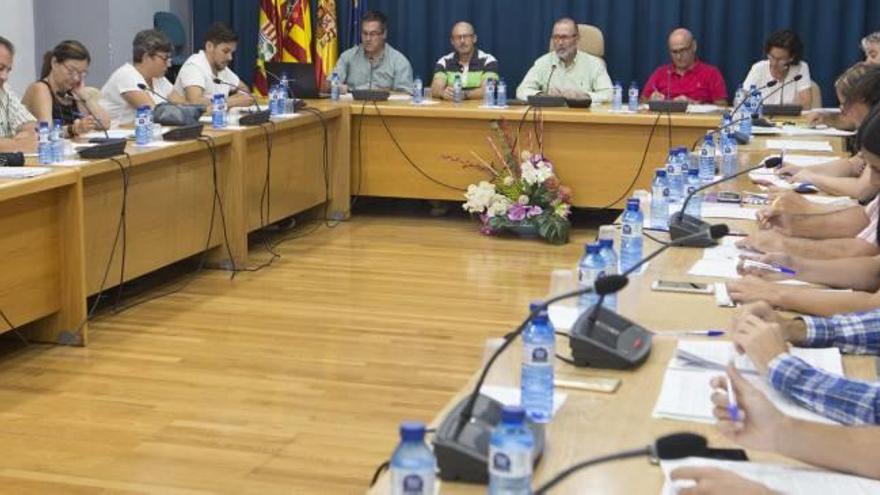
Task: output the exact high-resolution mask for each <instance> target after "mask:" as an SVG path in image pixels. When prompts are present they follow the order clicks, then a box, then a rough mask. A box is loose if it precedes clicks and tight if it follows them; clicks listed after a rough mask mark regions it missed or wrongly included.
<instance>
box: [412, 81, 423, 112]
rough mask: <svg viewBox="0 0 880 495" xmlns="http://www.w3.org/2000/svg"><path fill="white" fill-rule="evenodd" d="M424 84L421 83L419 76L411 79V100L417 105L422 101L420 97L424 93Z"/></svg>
mask: <svg viewBox="0 0 880 495" xmlns="http://www.w3.org/2000/svg"><path fill="white" fill-rule="evenodd" d="M424 89H425V85H424V84H423V83H422V78H421V77H416V79H415V80H414V81H413V94H412V102H413V103H415V104H416V105H418V104H419V103H421V102H422V97H423V96H424V94H425V91H424Z"/></svg>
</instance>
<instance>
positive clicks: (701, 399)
mask: <svg viewBox="0 0 880 495" xmlns="http://www.w3.org/2000/svg"><path fill="white" fill-rule="evenodd" d="M790 352H791V354H792V355H794V356H797V357H799V358H801V359H803V360H804V361H806V362H807V363H809V364H811V365H813V366H815V367H816V368H819V369H822V370H825V371H827V372H829V373H834V374H837V375H841V376H842V375H843V362H842V360H841V358H840V350H839V349H837V348H836V347H830V348H825V349H810V348H798V347H795V348H792V349H791V351H790ZM731 359H733V361H734V363H735V365H736V367H737V369H739V370H741V372H742V373H743V376H745V378H746V379H747V380H749V381H750V382H751V383H752V384H753V385H755V386H756V387H757V388H758V389H759V390H761V391H762V392H763V393H764V394H765V395H766V396H767V398H768V399H769V400H770V402H772V403H773V404H774V405H775V406H776V407H777V408H778V409H779V410H780V411H781V412H782V413H783V414H786V415H788V416H791V417H794V418H799V419H804V420H808V421H815V422H819V423H828V424H835V422H834V421H832V420H830V419H828V418H825V417H823V416H820V415H818V414H816V413H814V412H812V411H810V410H808V409H806V408H804V407H802V406H800V405H799V404H797V403H795V402H794V401H792V400H791V399H789V398H787V397H785V396H784V395H782V394H780V393H779V392H777V391H776V390H775V389H773V388H772V387H770V385H769V384H768V383H767V380H766V379H765V378H764V377H761V376H759V375H758V374H757V369H756V368H755V365H754V364H753V363H752V362H751V361H750V360H749V358H748V357H746V356H740V355H739V354H738V353H737V352H736V350H735V349H734V346H733V343H731V342H726V341H705V340H694V341H689V340H679V341H678V348H677V350H676V356H675V357H674V358H672V359H671V360H670V361H669V365H668V366H667V367H666V373H665V374H664V376H663V386H662V387H661V389H660V396H659V397H658V398H657V404H656V405H655V406H654V411H653V417H655V418H666V419H675V420H680V421H693V422H698V423H714V422H715V417H714V416H713V415H712V409H713V407H714V406H713V405H712V401H711V399H710V397H711V395H712V390H711V387H710V385H709V383H710V381H711V380H712V378H714V377H716V376H719V375H721V374H723V372H724V371H723V370H724V369H725V367H726V366H727V363H728V362H729V361H730V360H731Z"/></svg>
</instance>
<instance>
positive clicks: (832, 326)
mask: <svg viewBox="0 0 880 495" xmlns="http://www.w3.org/2000/svg"><path fill="white" fill-rule="evenodd" d="M803 320H804V323H806V326H807V339H806V341H805V343H804V346H807V347H832V346H833V347H838V348H840V350H841V351H843V352H846V353H850V354H875V355H880V309H875V310H872V311H866V312H863V313H849V314H842V315H835V316H832V317H831V318H814V317H803ZM768 379H769V380H770V383H771V384H772V385H773V387H774V388H776V389H777V390H779V391H780V392H782V393H784V394H786V395H788V396H789V397H791V398H792V399H794V400H795V401H797V402H798V403H800V404H802V405H803V406H805V407H807V408H809V409H812V410H814V411H816V412H817V413H819V414H821V415H823V416H826V417H829V418H831V419H833V420H835V421H839V422H841V423H843V424H852V425H861V424H880V383H877V382H867V381H862V380H853V379H849V378H844V377H841V376H837V375H834V374H831V373H828V372H826V371H822V370H819V369H816V368H814V367H813V366H810V365H809V364H807V363H806V362H804V361H803V360H802V359H800V358H796V357H794V356H792V355H791V354H787V353H786V354H781V355H779V356H777V357H776V358H774V359H773V360H772V361H771V362H770V367H769V373H768Z"/></svg>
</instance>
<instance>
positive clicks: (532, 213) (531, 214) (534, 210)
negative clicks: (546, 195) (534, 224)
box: [526, 205, 544, 218]
mask: <svg viewBox="0 0 880 495" xmlns="http://www.w3.org/2000/svg"><path fill="white" fill-rule="evenodd" d="M541 213H544V210H543V209H541V207H540V206H538V205H535V206H532V207H531V208H529V211H528V213H526V216H528V217H529V218H532V217H536V216H538V215H540V214H541Z"/></svg>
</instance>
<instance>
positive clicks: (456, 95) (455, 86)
mask: <svg viewBox="0 0 880 495" xmlns="http://www.w3.org/2000/svg"><path fill="white" fill-rule="evenodd" d="M463 99H464V91H462V89H461V76H460V75H458V74H456V75H455V82H453V83H452V101H454V102H455V103H461V100H463Z"/></svg>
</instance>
